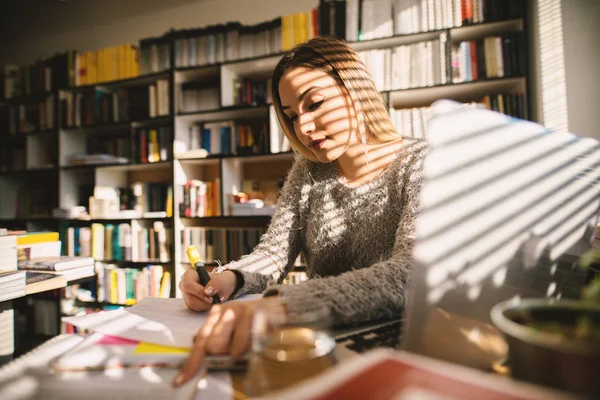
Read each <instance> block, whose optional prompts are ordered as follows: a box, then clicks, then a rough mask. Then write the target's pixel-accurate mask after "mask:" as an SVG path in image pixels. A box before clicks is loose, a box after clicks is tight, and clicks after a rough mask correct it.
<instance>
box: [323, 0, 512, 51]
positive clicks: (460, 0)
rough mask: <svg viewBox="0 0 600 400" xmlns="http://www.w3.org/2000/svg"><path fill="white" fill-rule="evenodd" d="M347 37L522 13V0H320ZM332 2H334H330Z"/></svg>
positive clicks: (380, 35) (440, 26)
mask: <svg viewBox="0 0 600 400" xmlns="http://www.w3.org/2000/svg"><path fill="white" fill-rule="evenodd" d="M320 3H321V6H320V8H319V10H320V11H321V12H327V13H328V14H329V17H330V18H331V20H334V21H337V23H338V24H339V26H340V27H345V32H344V33H345V39H346V40H348V41H358V40H370V39H377V38H384V37H389V36H393V35H406V34H411V33H417V32H427V31H434V30H440V29H446V28H451V27H458V26H464V25H470V24H476V23H482V22H493V21H502V20H510V19H516V18H522V17H523V2H522V1H521V0H506V1H502V2H500V1H497V0H429V1H422V0H346V1H341V2H340V1H336V0H333V1H327V0H321V2H320ZM332 3H333V4H334V6H332Z"/></svg>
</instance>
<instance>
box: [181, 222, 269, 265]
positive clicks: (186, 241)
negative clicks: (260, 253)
mask: <svg viewBox="0 0 600 400" xmlns="http://www.w3.org/2000/svg"><path fill="white" fill-rule="evenodd" d="M265 231H266V229H264V228H202V227H187V228H185V229H184V230H183V232H182V235H181V237H182V252H181V257H182V262H184V263H189V262H190V261H189V258H188V256H187V254H186V249H187V248H188V246H190V245H192V244H193V245H195V246H196V248H197V249H198V252H199V253H200V259H201V260H203V261H204V262H206V263H213V262H220V263H223V264H224V263H227V262H230V261H234V260H237V259H239V258H240V257H241V256H243V255H246V254H249V253H250V252H252V250H253V249H254V247H256V245H257V244H258V242H259V241H260V238H261V236H262V235H263V234H264V233H265Z"/></svg>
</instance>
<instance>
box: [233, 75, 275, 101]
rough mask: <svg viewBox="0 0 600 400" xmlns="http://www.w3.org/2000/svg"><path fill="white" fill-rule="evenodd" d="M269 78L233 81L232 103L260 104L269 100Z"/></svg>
mask: <svg viewBox="0 0 600 400" xmlns="http://www.w3.org/2000/svg"><path fill="white" fill-rule="evenodd" d="M270 88H271V82H270V79H264V80H257V79H252V80H251V79H242V80H238V79H236V80H234V81H233V104H235V105H248V106H262V105H265V104H267V103H270V102H271V90H270Z"/></svg>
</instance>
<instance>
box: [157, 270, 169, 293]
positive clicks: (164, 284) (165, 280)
mask: <svg viewBox="0 0 600 400" xmlns="http://www.w3.org/2000/svg"><path fill="white" fill-rule="evenodd" d="M159 296H160V297H162V298H165V299H166V298H169V297H170V296H171V273H170V272H169V271H165V272H163V276H162V280H161V282H160V293H159Z"/></svg>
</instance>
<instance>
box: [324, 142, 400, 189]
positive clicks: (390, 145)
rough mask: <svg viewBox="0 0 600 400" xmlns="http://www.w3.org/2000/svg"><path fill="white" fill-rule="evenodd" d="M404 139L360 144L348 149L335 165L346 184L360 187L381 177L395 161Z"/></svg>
mask: <svg viewBox="0 0 600 400" xmlns="http://www.w3.org/2000/svg"><path fill="white" fill-rule="evenodd" d="M403 142H404V139H403V138H400V139H398V140H394V141H392V142H387V143H377V144H366V145H363V144H359V145H354V146H351V147H349V148H348V149H346V152H345V153H344V154H343V155H342V156H341V157H340V158H338V159H337V160H336V161H335V162H334V164H335V167H336V169H337V173H338V175H339V176H340V178H342V179H343V180H344V181H345V182H346V183H349V184H352V185H360V184H362V183H366V182H369V181H371V180H373V179H375V178H376V177H378V176H379V175H381V174H382V173H383V172H384V171H385V170H386V169H387V167H388V166H389V165H390V164H391V163H392V162H393V161H394V159H395V158H396V156H397V154H398V152H399V151H400V149H401V148H402V145H403Z"/></svg>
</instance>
